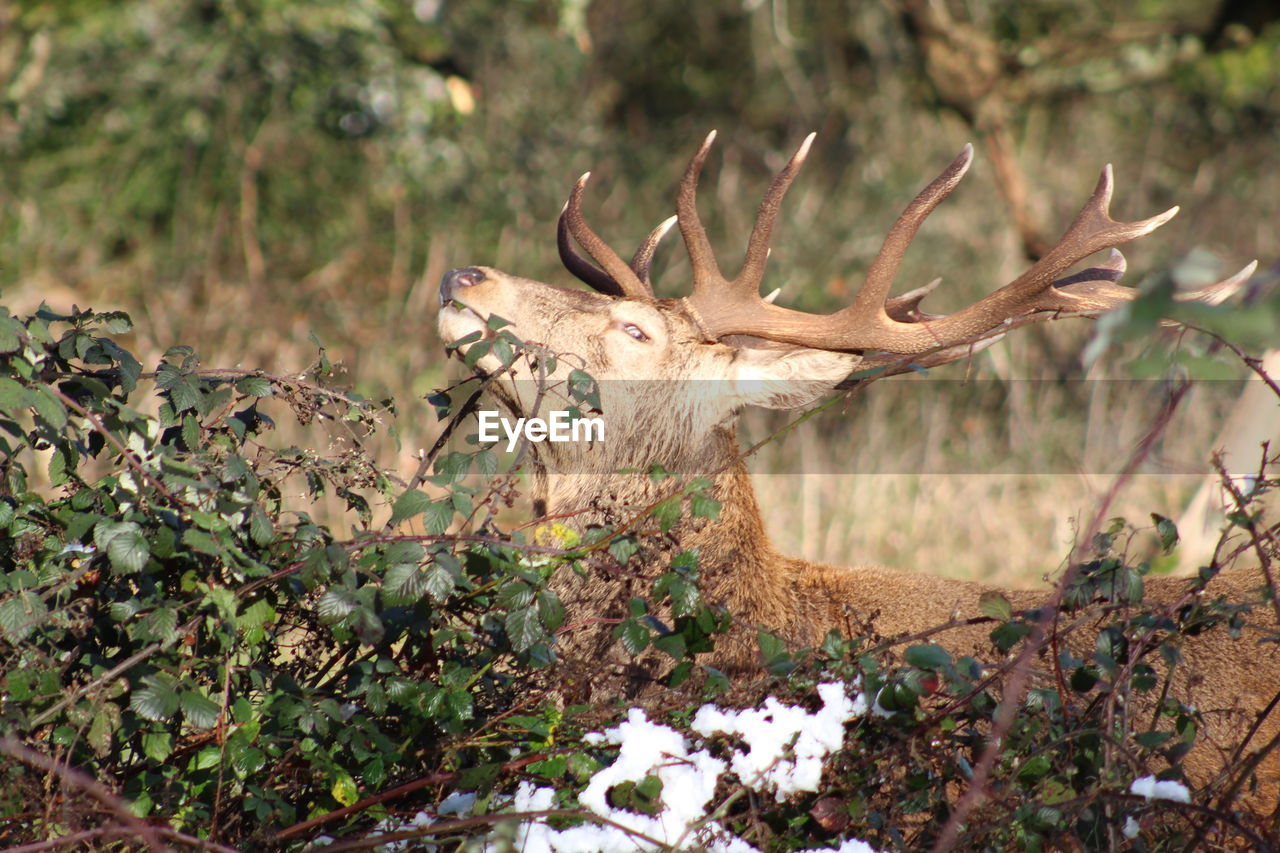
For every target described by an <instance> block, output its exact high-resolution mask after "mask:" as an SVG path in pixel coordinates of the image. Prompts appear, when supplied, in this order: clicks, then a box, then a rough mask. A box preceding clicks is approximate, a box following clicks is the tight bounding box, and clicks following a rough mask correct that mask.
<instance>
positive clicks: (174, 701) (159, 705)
mask: <svg viewBox="0 0 1280 853" xmlns="http://www.w3.org/2000/svg"><path fill="white" fill-rule="evenodd" d="M142 683H143V685H145V686H144V687H143V688H142V689H141V690H135V691H134V693H133V698H132V699H131V700H130V702H129V707H131V708H133V710H134V711H135V712H136V713H137V714H138V715H139V716H141V717H143V718H144V719H147V720H152V721H154V722H157V723H164V722H168V721H169V720H170V719H171V718H172V717H173V715H174V713H176V712H177V710H178V683H177V681H176V680H175V679H174V678H173V677H172V676H169V675H165V674H163V673H154V674H152V675H146V676H143V678H142Z"/></svg>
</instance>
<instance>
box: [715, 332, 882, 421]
mask: <svg viewBox="0 0 1280 853" xmlns="http://www.w3.org/2000/svg"><path fill="white" fill-rule="evenodd" d="M861 361H862V356H860V355H854V354H852V353H844V352H828V351H826V350H819V349H803V348H799V349H757V348H754V347H742V348H739V349H738V350H737V351H736V353H735V354H734V359H733V364H732V365H731V367H730V370H731V376H732V382H733V397H734V401H735V402H736V403H737V404H738V405H740V406H743V405H745V406H763V407H765V408H766V409H795V408H798V407H800V406H804V405H807V404H808V403H812V402H813V401H814V400H816V399H818V398H819V397H821V396H822V395H823V394H825V393H827V392H828V391H830V390H831V389H832V388H834V387H835V386H836V385H837V384H838V383H839V382H840V381H841V380H843V379H844V378H845V377H846V376H848V375H849V374H850V373H852V372H853V371H854V370H856V369H857V367H858V363H859V362H861Z"/></svg>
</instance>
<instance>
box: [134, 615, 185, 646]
mask: <svg viewBox="0 0 1280 853" xmlns="http://www.w3.org/2000/svg"><path fill="white" fill-rule="evenodd" d="M177 630H178V611H177V610H174V609H173V608H172V607H160V608H157V609H156V610H153V611H152V612H151V613H148V614H147V615H146V616H144V617H143V618H142V622H141V624H140V625H139V626H138V639H141V640H153V641H157V642H161V643H165V642H168V641H170V640H172V639H173V638H174V635H175V634H176V633H177Z"/></svg>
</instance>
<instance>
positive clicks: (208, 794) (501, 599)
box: [0, 310, 562, 841]
mask: <svg viewBox="0 0 1280 853" xmlns="http://www.w3.org/2000/svg"><path fill="white" fill-rule="evenodd" d="M129 327H130V322H129V318H128V317H127V316H125V315H123V314H121V313H118V312H115V313H106V314H95V313H94V312H91V311H81V312H77V313H75V314H73V315H70V316H62V315H58V314H56V313H54V312H52V311H49V310H42V311H41V312H39V313H38V314H37V315H35V316H33V317H31V318H28V319H26V320H23V321H20V320H17V319H15V318H12V317H10V316H8V315H7V314H6V315H5V316H4V317H3V318H0V330H2V334H3V341H0V349H3V351H4V352H3V355H0V363H2V364H3V366H4V370H3V374H0V410H3V412H4V415H3V419H0V428H3V430H4V435H3V437H0V442H2V445H0V447H2V449H3V452H4V459H5V461H4V471H3V475H4V481H3V482H4V488H3V490H0V495H2V497H0V526H2V527H3V529H4V530H5V531H6V535H5V536H4V537H3V538H0V562H3V564H4V565H5V567H6V569H5V572H4V574H3V576H0V584H2V585H3V586H2V590H3V591H2V593H0V661H2V669H3V672H4V681H3V685H4V686H3V700H2V702H0V720H2V721H3V728H4V730H5V731H6V732H9V733H13V734H17V735H18V736H20V737H22V738H23V739H29V740H28V742H30V743H39V744H41V745H42V747H43V749H45V750H47V751H48V753H49V754H50V755H52V756H54V757H56V758H57V759H58V760H59V761H62V762H67V763H70V764H71V765H74V766H79V767H83V768H85V769H86V770H87V771H88V772H90V773H91V775H93V776H94V777H96V778H101V779H110V780H112V787H113V788H114V789H116V790H118V791H119V793H120V794H121V795H123V796H124V797H125V798H126V799H127V800H128V801H129V802H130V803H131V806H130V808H131V809H132V810H133V811H134V812H135V813H137V814H138V815H156V816H163V818H164V819H165V820H166V821H169V822H172V824H173V825H174V826H175V827H177V828H180V829H183V830H184V831H185V830H190V831H193V832H199V833H200V834H202V835H205V834H208V835H210V836H212V835H218V836H220V837H223V838H241V839H247V838H250V837H257V838H258V839H259V841H261V840H263V839H264V838H266V837H267V836H268V835H269V834H270V833H271V832H274V831H276V830H279V829H282V828H283V827H285V826H287V825H288V824H290V823H292V822H294V821H297V820H302V819H305V818H309V817H312V816H314V815H316V814H319V813H324V812H326V811H329V810H331V809H335V808H338V807H340V806H347V805H351V804H352V803H354V802H355V801H356V800H357V799H359V798H360V797H361V796H363V795H365V794H366V793H368V792H369V791H376V790H379V789H381V788H382V787H383V786H385V785H388V784H393V783H396V782H399V781H403V780H404V779H405V778H406V777H407V776H409V775H410V774H412V773H414V772H418V773H421V772H424V771H425V769H427V768H435V769H438V768H448V767H451V766H454V767H456V766H458V765H459V764H460V763H467V762H475V763H478V764H483V763H484V762H483V757H484V756H485V755H489V754H491V753H492V747H490V746H489V745H488V744H486V743H485V742H484V739H483V738H482V739H480V740H478V741H476V742H474V743H472V744H471V745H470V746H469V752H468V758H467V759H466V760H465V762H464V761H462V760H461V759H460V758H459V754H458V752H457V751H458V750H459V749H460V748H461V747H460V746H459V745H458V739H459V736H461V735H464V734H468V733H470V732H473V731H475V729H476V727H477V726H478V725H479V724H481V723H483V722H484V721H485V720H486V719H488V716H489V715H490V714H492V713H493V712H494V710H495V709H497V708H502V707H505V702H506V699H504V697H506V696H508V695H509V692H510V689H511V686H512V683H513V681H514V680H515V679H516V678H517V674H518V673H519V672H520V671H521V670H522V669H524V668H527V667H529V666H536V665H540V664H541V663H543V662H545V660H546V657H547V650H546V642H547V633H546V632H547V631H548V630H553V629H554V628H556V627H558V620H559V619H560V618H561V615H560V614H561V613H562V610H561V609H560V607H559V604H558V602H557V601H556V600H555V598H554V596H552V595H550V593H548V592H546V591H545V589H544V581H545V577H546V575H547V573H548V571H547V570H545V569H543V568H540V567H537V566H536V565H535V564H534V563H531V562H530V561H529V560H528V559H527V558H526V557H525V556H524V555H523V552H522V550H521V549H520V546H519V542H518V540H517V541H516V542H514V543H512V544H510V545H508V544H505V543H500V542H499V543H493V544H487V545H483V546H481V545H476V546H474V547H473V546H471V545H469V544H468V543H466V542H465V541H461V540H458V539H455V538H450V537H445V536H443V535H442V534H443V533H444V531H445V529H446V528H448V527H449V526H450V525H451V524H452V523H453V521H454V518H455V516H456V515H458V514H461V515H463V516H467V515H471V514H474V513H476V512H477V509H478V506H477V504H476V503H475V502H474V500H473V499H474V497H475V490H474V489H473V488H472V487H470V486H467V485H465V484H463V483H461V482H459V480H460V475H461V474H462V473H465V471H466V470H467V468H468V467H469V466H471V465H472V464H479V465H480V466H482V467H483V466H484V465H485V464H486V463H485V459H484V456H485V454H487V453H488V451H484V450H480V451H476V452H475V453H474V454H471V455H469V456H467V455H464V454H459V453H454V454H450V455H447V456H443V457H441V458H439V459H437V460H436V461H435V466H434V473H431V474H430V475H427V476H425V477H424V480H425V484H426V485H427V486H435V487H438V489H439V490H440V491H442V493H443V496H440V497H431V496H428V494H427V493H426V492H424V491H422V490H421V489H420V488H418V487H417V485H418V484H415V486H414V487H412V488H407V489H406V488H404V487H403V486H402V485H397V484H396V483H395V482H394V481H393V478H392V477H391V476H390V475H388V474H387V473H385V472H382V471H380V470H378V469H377V468H376V467H375V466H374V465H373V464H372V463H371V462H370V460H369V459H368V458H367V457H366V456H365V455H364V454H363V453H362V451H361V449H360V445H359V437H360V435H361V434H362V432H364V431H366V430H368V429H371V428H373V427H375V426H376V424H377V421H378V420H379V418H380V417H381V416H382V415H383V414H384V413H385V411H386V408H385V407H386V405H388V404H386V403H373V402H370V401H367V400H362V399H360V398H358V397H356V396H354V395H351V394H349V393H345V392H340V391H337V390H333V389H331V388H329V387H327V386H326V380H327V378H328V373H329V370H330V367H329V365H328V362H327V359H325V358H324V357H323V352H322V355H321V359H320V361H319V362H318V363H317V364H316V365H315V366H314V367H313V369H312V370H311V371H309V373H308V377H307V378H302V377H298V376H289V377H279V376H268V375H265V374H261V373H257V372H252V371H243V370H210V369H205V368H203V367H201V366H200V363H199V361H198V359H197V358H196V356H195V355H194V354H193V353H192V352H191V351H190V350H189V349H187V348H183V347H177V348H174V349H172V350H170V351H169V352H168V353H166V355H165V357H164V359H163V360H162V361H161V362H160V363H159V364H158V365H157V367H156V369H155V370H154V371H151V372H147V373H144V372H143V370H142V366H141V365H140V364H139V362H138V361H137V360H136V359H135V358H134V357H133V356H132V355H131V354H129V353H128V352H127V351H126V350H124V349H123V348H122V347H121V346H120V345H119V344H118V343H116V342H115V340H113V338H112V337H109V336H107V333H111V334H121V333H124V332H127V331H128V330H129ZM273 408H274V409H284V410H292V412H293V414H294V415H295V416H296V417H297V418H298V419H300V420H303V421H311V420H313V419H317V420H321V421H325V420H328V421H333V422H336V423H338V424H340V425H341V428H342V429H343V431H344V432H345V433H346V434H347V437H348V438H349V439H350V441H349V442H348V444H347V445H346V446H345V447H344V448H343V451H342V452H341V453H339V454H337V455H334V456H323V455H320V454H318V453H316V452H314V451H311V450H306V449H301V448H296V447H291V448H285V449H282V450H271V449H269V448H268V447H267V445H266V444H265V443H264V442H263V437H264V434H266V433H268V432H269V431H270V430H271V429H272V427H273V424H274V417H273V416H272V415H269V414H268V411H269V410H271V409H273ZM276 416H278V414H277V415H276ZM24 451H31V452H33V453H34V456H33V455H32V453H28V452H24ZM24 458H25V459H27V460H33V459H35V458H39V459H40V460H41V464H43V465H44V466H45V467H46V469H47V474H48V477H49V481H50V483H51V484H52V486H53V487H54V488H55V489H56V492H57V493H56V494H55V495H42V494H38V493H36V492H35V491H33V490H32V488H31V485H30V481H29V472H28V470H27V468H26V466H24V464H23V462H22V460H23V459H24ZM298 488H302V489H305V490H306V492H307V493H309V494H310V495H311V496H315V495H317V494H320V493H323V492H325V491H332V492H333V493H334V494H336V495H338V496H340V497H341V498H343V499H344V500H345V501H346V503H347V505H348V507H349V509H350V510H351V513H352V515H354V516H355V517H356V518H358V519H359V522H358V524H357V528H356V530H355V531H354V535H353V536H352V537H351V538H349V539H346V540H342V539H340V538H338V537H337V536H335V534H334V532H333V531H332V530H329V529H326V528H324V527H322V526H320V525H318V524H316V523H315V522H313V521H312V520H311V519H310V517H309V516H308V515H307V514H306V513H305V512H303V511H299V510H294V509H290V508H289V505H288V493H289V492H290V490H293V489H298ZM393 497H394V500H393V521H395V522H397V523H402V522H406V521H409V520H411V519H412V520H414V521H415V522H416V523H420V524H421V526H422V527H423V528H424V529H425V530H426V535H420V536H413V535H401V534H399V533H398V532H397V531H395V530H393V529H391V528H390V527H387V528H381V529H380V528H378V527H375V526H373V525H372V517H373V513H374V509H375V507H374V506H372V505H371V501H378V502H381V501H383V500H391V499H392V498H393ZM6 774H7V775H8V781H9V782H10V783H11V784H7V785H6V786H5V790H6V791H7V792H8V793H7V794H6V795H5V798H4V803H3V806H2V808H3V811H4V814H5V816H6V817H7V818H8V819H9V820H10V821H13V820H18V822H19V823H30V824H31V825H32V826H33V827H36V828H37V829H36V830H35V831H37V832H45V831H54V828H55V827H56V826H61V827H63V828H64V829H77V828H80V827H81V826H84V825H92V824H93V822H94V819H93V816H92V815H91V814H79V815H77V814H67V815H62V816H59V817H57V818H52V819H42V818H40V817H38V815H39V814H41V812H39V811H38V810H37V811H36V812H32V811H31V808H32V806H33V803H35V802H37V801H38V800H39V799H40V797H39V796H38V794H37V792H38V789H39V785H40V784H41V783H40V782H39V781H38V779H37V777H34V776H31V775H28V774H26V773H25V772H24V771H23V770H21V769H20V768H19V766H16V765H15V766H10V768H9V769H8V770H6ZM32 786H36V787H34V788H33V787H32ZM33 796H34V798H33ZM50 821H52V822H50ZM42 825H43V828H39V827H41V826H42ZM11 826H12V823H11Z"/></svg>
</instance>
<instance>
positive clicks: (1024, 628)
mask: <svg viewBox="0 0 1280 853" xmlns="http://www.w3.org/2000/svg"><path fill="white" fill-rule="evenodd" d="M1030 633H1031V626H1030V625H1023V624H1020V623H1017V622H1006V623H1005V624H1003V625H1000V626H998V627H997V628H995V629H994V630H993V631H992V632H991V642H993V643H995V644H996V647H997V648H998V649H1000V651H1002V652H1007V651H1009V649H1011V648H1013V647H1014V645H1016V644H1017V642H1018V641H1019V640H1021V639H1022V638H1023V637H1025V636H1027V634H1030Z"/></svg>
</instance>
